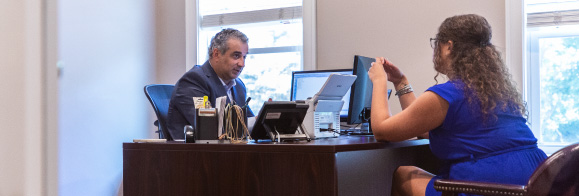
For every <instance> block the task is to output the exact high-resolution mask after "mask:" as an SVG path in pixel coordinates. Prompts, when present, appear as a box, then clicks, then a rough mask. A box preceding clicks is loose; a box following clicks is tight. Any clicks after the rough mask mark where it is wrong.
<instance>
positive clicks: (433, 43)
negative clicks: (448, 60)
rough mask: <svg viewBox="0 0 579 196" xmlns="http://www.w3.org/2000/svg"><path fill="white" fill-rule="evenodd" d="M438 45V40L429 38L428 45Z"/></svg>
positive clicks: (433, 46) (434, 46)
mask: <svg viewBox="0 0 579 196" xmlns="http://www.w3.org/2000/svg"><path fill="white" fill-rule="evenodd" d="M437 45H438V40H437V39H436V38H430V47H432V49H434V48H436V46H437Z"/></svg>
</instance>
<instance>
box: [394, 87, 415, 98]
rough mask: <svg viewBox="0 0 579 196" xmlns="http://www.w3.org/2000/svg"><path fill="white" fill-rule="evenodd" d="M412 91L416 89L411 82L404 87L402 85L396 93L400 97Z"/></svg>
mask: <svg viewBox="0 0 579 196" xmlns="http://www.w3.org/2000/svg"><path fill="white" fill-rule="evenodd" d="M411 92H414V89H412V86H410V84H407V85H405V86H404V87H402V88H401V89H400V90H397V91H396V94H395V95H396V96H398V97H400V96H402V95H404V94H408V93H411Z"/></svg>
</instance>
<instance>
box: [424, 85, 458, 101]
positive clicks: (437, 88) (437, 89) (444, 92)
mask: <svg viewBox="0 0 579 196" xmlns="http://www.w3.org/2000/svg"><path fill="white" fill-rule="evenodd" d="M463 86H464V83H462V82H461V81H458V80H453V81H448V82H445V83H442V84H437V85H434V86H432V87H430V88H428V89H427V90H426V91H431V92H433V93H436V94H437V95H439V96H441V97H442V98H444V99H446V100H447V101H448V102H451V101H452V100H456V99H460V98H462V97H464V95H463V90H462V89H463Z"/></svg>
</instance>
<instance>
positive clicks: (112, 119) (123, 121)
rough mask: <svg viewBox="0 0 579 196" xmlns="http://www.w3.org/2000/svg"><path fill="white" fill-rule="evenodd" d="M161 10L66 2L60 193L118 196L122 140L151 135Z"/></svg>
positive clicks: (62, 5)
mask: <svg viewBox="0 0 579 196" xmlns="http://www.w3.org/2000/svg"><path fill="white" fill-rule="evenodd" d="M154 5H155V4H154V1H153V0H123V1H116V0H105V1H91V0H82V1H79V0H59V10H58V12H59V15H58V16H59V37H58V39H59V42H58V47H59V57H60V58H59V60H60V61H61V62H62V63H63V64H64V66H63V69H62V72H61V75H60V78H59V80H60V81H59V82H60V83H59V96H60V97H59V103H58V104H59V107H60V111H59V145H60V146H59V164H58V166H59V167H58V170H59V176H58V177H59V184H58V186H59V195H62V196H68V195H70V196H76V195H83V196H88V195H95V196H101V195H116V194H117V193H118V192H119V187H120V185H121V182H122V168H123V161H122V154H123V153H122V143H123V142H132V139H135V138H148V137H149V134H150V133H149V131H148V130H151V127H152V120H151V119H150V118H149V115H148V111H149V110H150V108H151V106H150V104H149V103H148V101H147V99H146V97H145V94H144V92H143V87H144V86H145V85H146V84H149V83H153V81H154V80H153V78H152V76H154V70H155V68H154V63H155V50H154V46H155V45H154V44H155V37H154V36H155V30H154V27H155V13H154V11H155V7H154ZM174 50H175V51H178V50H179V49H177V48H176V49H174Z"/></svg>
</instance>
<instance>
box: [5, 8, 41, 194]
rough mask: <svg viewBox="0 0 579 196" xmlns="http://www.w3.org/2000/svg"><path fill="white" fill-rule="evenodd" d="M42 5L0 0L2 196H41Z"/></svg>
mask: <svg viewBox="0 0 579 196" xmlns="http://www.w3.org/2000/svg"><path fill="white" fill-rule="evenodd" d="M42 11H43V10H42V6H41V4H40V3H39V1H35V0H26V1H21V0H2V1H0V13H2V17H0V89H1V91H2V95H0V108H2V109H0V125H1V129H0V134H1V135H2V137H0V157H2V161H0V195H42V194H43V193H44V191H45V186H44V185H43V183H44V182H45V179H44V177H45V176H44V172H45V168H44V167H45V164H43V163H44V161H45V159H44V158H45V157H44V155H45V153H44V151H43V149H44V148H43V147H44V141H43V134H44V129H43V125H44V124H45V120H44V117H45V115H44V113H43V111H44V110H43V107H44V105H45V102H44V100H45V96H44V94H43V90H44V88H43V84H42V80H43V75H42V73H43V71H42V70H43V67H42V63H43V61H42V59H43V41H44V40H43V32H42V30H43V29H42V17H41V16H42V13H43V12H42Z"/></svg>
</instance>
